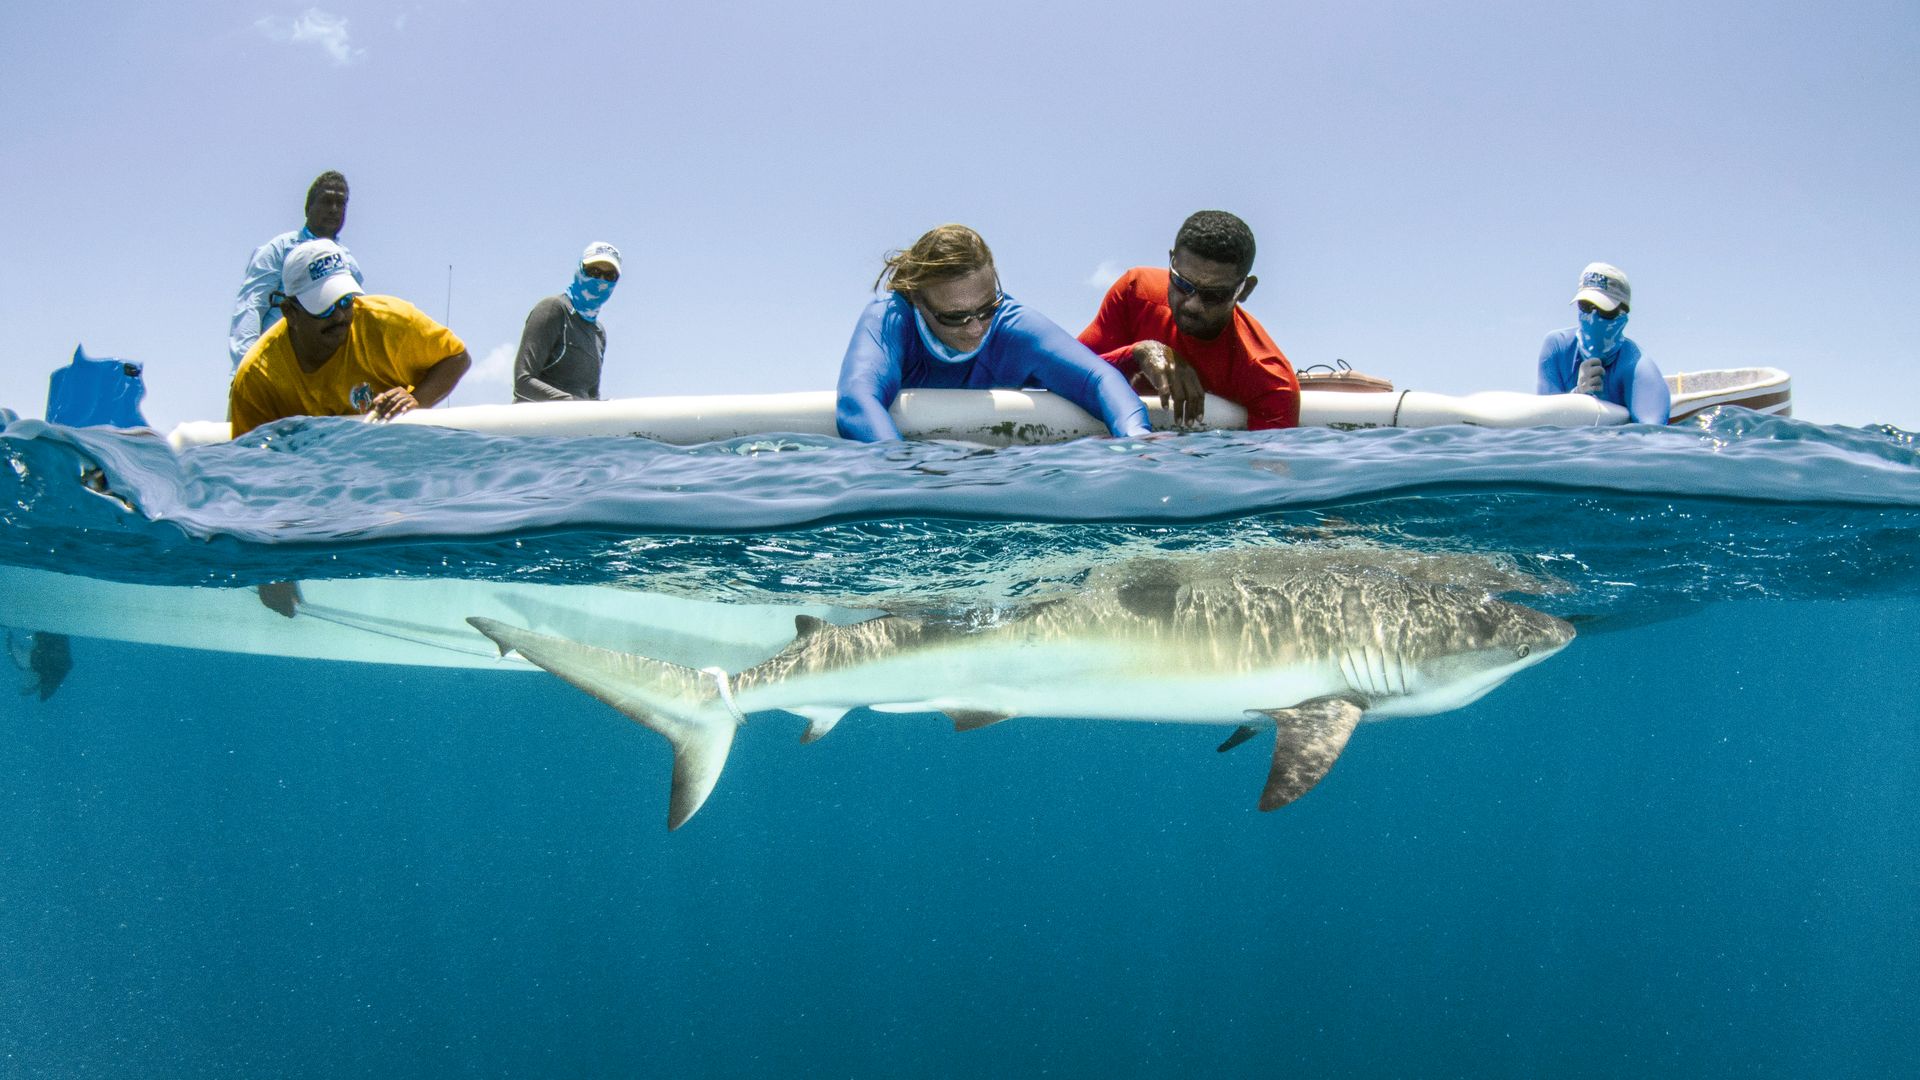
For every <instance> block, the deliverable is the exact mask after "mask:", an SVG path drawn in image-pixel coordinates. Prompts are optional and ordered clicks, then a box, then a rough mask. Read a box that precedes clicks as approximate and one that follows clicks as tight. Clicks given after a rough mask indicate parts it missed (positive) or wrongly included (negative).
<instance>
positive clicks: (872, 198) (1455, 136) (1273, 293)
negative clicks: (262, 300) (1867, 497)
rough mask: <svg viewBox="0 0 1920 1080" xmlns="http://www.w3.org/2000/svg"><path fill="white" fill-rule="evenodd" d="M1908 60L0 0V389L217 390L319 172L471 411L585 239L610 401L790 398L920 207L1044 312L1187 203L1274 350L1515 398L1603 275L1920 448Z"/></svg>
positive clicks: (699, 15) (1471, 14) (1183, 11)
mask: <svg viewBox="0 0 1920 1080" xmlns="http://www.w3.org/2000/svg"><path fill="white" fill-rule="evenodd" d="M1916 55H1920V6H1917V5H1914V4H1912V3H1911V2H1905V3H1885V4H1869V3H1847V2H1842V3H1837V4H1833V5H1827V6H1825V7H1824V8H1816V7H1815V6H1813V5H1806V4H1803V3H1796V4H1790V5H1789V4H1770V3H1764V2H1760V3H1743V4H1738V5H1735V4H1726V3H1701V4H1685V5H1682V4H1658V5H1656V4H1631V3H1629V4H1614V5H1607V6H1596V5H1581V6H1573V5H1549V4H1536V3H1479V4H1473V3H1469V4H1431V3H1423V4H1415V3H1374V2H1368V0H1352V2H1348V3H1344V4H1339V5H1330V4H1318V3H1315V4H1295V3H1287V2H1272V0H1269V2H1259V3H1204V2H1195V3H1187V4H1130V3H1113V2H1106V3H1099V4H1077V3H1076V4H1041V3H1034V2H1031V0H1028V2H1025V3H1001V2H998V0H977V2H974V3H970V4H965V5H948V4H941V5H918V4H912V3H841V4H834V5H801V4H791V3H766V4H761V3H743V4H731V3H724V2H716V3H712V4H708V5H666V6H662V5H655V4H648V3H614V4H599V3H592V2H577V3H570V4H564V5H553V6H551V7H549V6H546V5H528V4H523V3H515V4H499V3H482V2H474V3H458V2H443V3H415V4H398V5H382V4H367V3H356V2H347V0H322V2H321V3H320V4H319V5H318V6H313V5H309V4H306V3H271V2H261V3H241V4H229V3H205V4H190V5H135V4H125V3H121V4H95V3H87V2H84V0H80V2H73V3H66V4H61V5H51V4H49V5H29V4H13V5H8V6H7V8H6V10H5V13H4V14H0V102H4V107H3V108H0V192H4V196H5V198H4V205H5V208H6V210H7V213H6V215H5V218H4V224H0V242H3V244H4V246H3V248H0V315H3V316H4V325H5V326H6V327H7V356H6V361H5V363H4V364H3V365H0V404H4V405H7V406H10V407H12V408H14V409H16V410H18V411H20V412H22V413H23V414H27V415H38V414H39V413H40V412H41V410H42V407H43V405H44V403H45V398H46V376H47V373H48V372H49V371H51V370H52V369H53V368H54V367H56V366H58V365H60V364H63V363H65V362H66V359H67V358H68V357H69V356H71V354H72V352H73V348H74V346H75V344H77V343H85V345H86V347H87V349H88V351H89V352H91V353H94V354H96V355H113V356H121V357H126V358H129V359H134V360H139V361H142V362H144V363H145V364H146V365H147V381H148V386H149V390H148V397H147V415H148V417H149V419H151V420H152V421H153V422H154V423H155V424H156V425H158V426H161V427H168V426H171V425H172V424H173V423H175V422H177V421H180V420H185V419H194V418H215V417H219V416H222V415H224V412H225V393H226V381H227V372H228V363H227V360H226V352H225V333H226V325H227V318H228V314H229V311H230V307H231V303H232V296H233V292H234V290H235V288H236V287H237V286H238V284H239V280H240V274H241V269H242V267H243V265H244V264H245V262H246V259H247V257H248V254H249V253H250V252H251V250H252V249H253V247H254V246H255V245H257V244H259V243H261V242H262V241H264V240H266V239H267V238H268V237H270V236H272V235H273V234H275V233H278V232H281V231H283V230H286V229H290V228H295V227H297V226H298V225H299V224H300V221H301V202H302V199H303V197H304V194H305V191H306V187H307V185H308V183H309V182H310V181H311V180H312V179H313V177H314V176H315V175H316V174H317V173H319V172H321V171H322V170H325V169H328V168H337V169H340V170H341V171H343V172H345V173H346V174H347V176H348V177H349V179H350V180H351V182H352V185H353V201H352V205H351V208H350V210H349V214H348V220H347V228H346V230H345V232H344V233H343V236H342V238H343V239H344V240H345V241H346V242H347V243H348V244H349V246H351V247H352V249H353V251H354V253H355V255H356V256H357V257H358V259H359V261H360V263H361V266H362V267H363V268H364V269H365V271H366V274H367V284H368V286H369V288H370V289H371V290H372V291H375V292H386V293H391V294H394V295H397V296H401V297H404V298H406V299H409V300H412V301H413V302H415V303H417V304H419V305H420V306H421V307H422V308H424V309H425V310H426V311H427V312H428V313H430V314H432V315H434V316H435V317H436V318H437V317H441V316H443V315H447V314H449V307H448V277H449V267H451V276H452V298H451V309H450V316H451V318H450V325H451V326H452V327H453V329H454V330H455V331H456V332H457V333H459V334H460V335H461V336H462V337H463V338H464V339H465V340H466V341H467V343H468V345H469V347H470V349H471V351H472V353H473V354H474V357H475V360H476V362H477V364H478V365H479V367H478V368H477V369H476V371H475V372H474V374H473V375H471V376H469V379H468V381H467V383H465V384H463V386H462V388H461V389H460V390H459V391H458V392H456V394H455V396H454V401H455V402H456V403H461V404H474V403H481V402H492V401H504V400H506V399H507V398H508V396H509V392H508V385H507V378H506V374H507V373H506V370H505V358H506V356H507V355H508V354H509V353H510V351H511V349H512V347H513V345H514V344H515V343H516V342H517V340H518V337H519V332H520V328H521V324H522V322H523V320H524V319H525V316H526V313H527V310H528V309H529V308H530V307H531V306H532V305H533V303H534V302H535V301H536V300H538V299H539V298H540V297H542V296H545V295H549V294H552V293H555V292H558V291H560V290H561V289H562V288H563V287H564V286H565V284H566V282H567V280H568V278H569V276H570V274H571V272H572V268H573V260H574V259H575V258H577V257H578V254H579V251H580V249H581V248H582V247H583V246H584V245H585V244H586V243H587V242H588V241H590V240H594V239H605V240H610V241H612V242H614V243H616V244H618V245H619V246H620V247H621V248H622V249H623V250H624V251H625V252H626V256H627V264H626V273H625V276H624V278H623V280H622V282H621V285H620V287H619V288H618V290H616V292H615V293H614V296H613V299H612V301H611V302H610V304H609V306H608V308H607V309H606V314H605V316H604V318H605V321H606V325H607V327H608V332H609V335H610V348H609V358H608V368H607V371H606V374H605V378H604V381H603V389H604V392H605V393H606V394H607V395H608V396H634V395H645V394H691V393H716V392H752V391H759V390H795V389H812V388H824V387H828V386H831V385H832V383H833V380H834V376H835V374H836V372H837V370H838V365H839V360H840V355H841V352H842V350H843V349H844V348H845V345H846V341H847V338H848V336H849V334H850V332H851V330H852V326H853V322H854V319H855V317H856V316H857V314H858V312H859V309H860V307H861V305H862V303H863V301H864V299H865V297H866V296H867V295H868V289H869V287H870V285H871V283H872V280H873V277H874V274H875V272H876V271H877V270H878V268H879V262H880V258H881V256H882V254H883V253H884V252H885V251H886V250H887V249H889V248H892V247H898V246H904V245H905V244H907V243H909V242H911V241H912V240H913V239H914V237H916V236H917V235H919V233H921V232H922V231H924V230H925V229H927V228H929V227H931V226H933V225H936V224H940V223H942V222H947V221H960V222H964V223H967V224H970V225H972V226H974V227H975V228H977V229H979V230H980V231H981V233H982V234H983V235H984V236H985V237H986V239H987V241H988V242H989V243H990V244H991V245H992V247H993V249H994V251H995V254H996V256H997V261H998V263H999V266H1000V270H1001V275H1002V279H1003V281H1004V283H1005V285H1006V287H1007V289H1008V291H1009V292H1011V293H1013V294H1014V295H1015V296H1018V297H1019V298H1020V299H1021V300H1022V301H1023V302H1024V303H1026V304H1027V305H1028V306H1030V307H1035V308H1038V309H1039V310H1040V311H1042V312H1044V313H1046V314H1048V315H1049V316H1051V317H1052V318H1053V319H1055V321H1057V322H1059V323H1061V324H1062V325H1064V326H1066V327H1068V328H1069V329H1070V330H1072V331H1076V332H1077V331H1078V330H1079V329H1080V328H1081V327H1083V326H1084V325H1085V324H1086V321H1087V320H1088V319H1089V318H1090V317H1091V315H1092V314H1093V311H1094V309H1095V306H1096V304H1097V303H1098V300H1099V298H1100V295H1101V292H1102V290H1103V288H1104V286H1105V284H1106V283H1107V281H1109V280H1111V278H1112V277H1113V276H1114V275H1116V274H1117V273H1118V272H1119V270H1121V269H1123V268H1125V267H1128V266H1133V265H1139V264H1158V263H1159V262H1161V261H1162V260H1163V259H1164V254H1165V251H1166V248H1167V246H1168V244H1169V242H1170V241H1171V239H1172V235H1173V232H1174V230H1175V228H1176V227H1177V226H1178V224H1179V222H1180V220H1181V219H1182V218H1183V217H1184V216H1185V215H1186V214H1187V213H1188V212H1190V211H1192V210H1196V209H1201V208H1214V207H1217V208H1222V209H1228V210H1232V211H1234V212H1236V213H1238V214H1240V215H1241V216H1242V217H1244V218H1246V219H1247V221H1248V222H1249V223H1250V224H1251V225H1252V226H1253V228H1254V231H1255V233H1256V235H1257V236H1258V239H1259V242H1260V245H1261V247H1260V257H1259V262H1258V265H1257V266H1256V272H1257V273H1258V274H1259V275H1260V278H1261V285H1260V288H1259V290H1258V292H1257V293H1256V294H1255V295H1254V296H1253V298H1252V299H1251V301H1250V302H1249V304H1248V308H1249V310H1251V311H1252V312H1253V313H1254V314H1255V315H1256V316H1258V317H1259V318H1260V319H1261V320H1262V321H1263V322H1264V323H1265V324H1266V326H1267V328H1268V330H1269V332H1270V333H1271V334H1272V335H1273V337H1274V339H1275V340H1276V341H1277V342H1278V343H1279V344H1280V346H1281V348H1282V349H1284V350H1285V351H1286V352H1287V354H1288V355H1289V356H1290V357H1291V358H1292V360H1293V361H1294V364H1295V366H1297V367H1301V366H1306V365H1310V364H1316V363H1327V362H1331V361H1332V360H1334V359H1335V358H1343V359H1346V360H1347V361H1349V362H1351V363H1352V364H1353V365H1354V366H1356V367H1358V368H1360V369H1362V370H1365V371H1369V372H1373V373H1376V374H1380V375H1384V376H1387V377H1389V378H1391V379H1393V380H1394V381H1395V382H1396V383H1397V384H1398V385H1400V386H1403V387H1413V388H1418V389H1428V390H1435V391H1441V392H1447V393H1467V392H1471V391H1474V390H1483V389H1511V390H1531V389H1532V385H1533V364H1534V358H1535V356H1536V355H1537V352H1538V349H1539V344H1540V339H1541V337H1542V336H1543V335H1544V334H1545V333H1546V332H1547V331H1548V330H1550V329H1552V328H1554V327H1556V326H1563V325H1567V324H1569V323H1570V322H1571V321H1572V319H1571V312H1570V309H1569V308H1568V306H1567V300H1568V298H1569V297H1570V296H1571V295H1572V292H1573V285H1574V279H1575V276H1576V274H1577V273H1578V271H1579V269H1580V267H1581V266H1582V265H1583V264H1585V263H1586V262H1588V261H1589V260H1593V259H1604V260H1608V261H1611V262H1615V263H1617V264H1619V265H1620V266H1622V267H1623V268H1625V269H1626V271H1627V272H1628V274H1629V275H1630V276H1631V277H1632V280H1633V283H1634V300H1635V303H1634V312H1633V323H1632V326H1631V328H1630V330H1629V333H1630V335H1631V336H1633V337H1634V338H1635V339H1636V340H1637V341H1639V342H1640V344H1641V346H1642V348H1643V349H1644V350H1645V352H1646V353H1647V355H1648V356H1650V357H1651V358H1653V359H1654V360H1655V361H1656V362H1658V363H1659V364H1660V365H1661V367H1662V368H1663V370H1665V371H1668V372H1674V371H1686V370H1700V369H1705V368H1717V367H1738V366H1748V365H1755V364H1766V365H1773V366H1778V367H1783V368H1786V369H1787V370H1788V371H1790V372H1791V373H1792V375H1793V378H1794V395H1795V411H1796V414H1797V415H1798V416H1800V417H1801V418H1803V419H1809V420H1815V421H1819V422H1825V423H1844V424H1865V423H1874V422H1887V423H1895V424H1898V425H1900V426H1902V427H1905V428H1908V429H1917V428H1920V363H1916V360H1917V359H1920V349H1916V347H1915V345H1914V344H1913V342H1914V333H1915V329H1916V324H1917V323H1920V319H1916V316H1917V315H1920V301H1916V299H1915V294H1916V285H1917V284H1920V254H1917V253H1920V213H1917V212H1916V210H1915V209H1914V207H1913V205H1912V200H1913V198H1914V193H1915V192H1916V191H1920V168H1916V161H1917V159H1920V140H1917V139H1916V138H1915V137H1914V134H1913V133H1914V130H1915V116H1916V114H1920V77H1917V76H1916V74H1915V65H1914V63H1913V57H1915V56H1916Z"/></svg>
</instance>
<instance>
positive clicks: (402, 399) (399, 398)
mask: <svg viewBox="0 0 1920 1080" xmlns="http://www.w3.org/2000/svg"><path fill="white" fill-rule="evenodd" d="M419 405H420V402H418V401H416V400H414V396H413V387H411V386H396V387H394V388H393V389H391V390H382V391H381V392H380V393H379V394H377V395H375V396H374V399H373V404H372V405H371V406H369V407H368V408H367V415H368V417H370V418H371V419H373V420H376V421H380V422H385V421H387V420H391V419H393V418H394V417H396V416H399V415H400V414H402V413H410V412H412V411H413V410H414V409H415V408H418V407H419Z"/></svg>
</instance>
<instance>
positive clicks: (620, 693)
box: [467, 616, 741, 829]
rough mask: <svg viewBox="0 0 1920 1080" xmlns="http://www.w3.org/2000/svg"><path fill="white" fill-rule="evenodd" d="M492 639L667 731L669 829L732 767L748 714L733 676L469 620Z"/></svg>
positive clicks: (648, 724)
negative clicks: (736, 736)
mask: <svg viewBox="0 0 1920 1080" xmlns="http://www.w3.org/2000/svg"><path fill="white" fill-rule="evenodd" d="M467 622H468V623H470V624H472V626H473V628H474V629H476V630H478V631H480V632H481V633H483V634H485V635H487V637H489V638H492V639H493V642H494V644H496V645H498V646H500V653H501V655H502V656H504V655H506V653H507V652H508V651H509V650H511V651H513V652H517V653H519V654H520V655H521V656H523V657H526V659H527V660H528V662H530V663H532V664H534V665H535V666H537V667H541V668H544V669H546V670H547V671H550V672H552V673H553V674H555V675H558V676H560V678H561V679H563V680H565V681H567V682H569V683H572V684H573V685H574V686H576V687H578V688H580V689H581V690H584V691H586V692H587V693H589V694H592V695H593V696H594V697H596V698H599V699H600V700H601V701H604V702H606V703H607V704H609V705H611V706H613V707H614V708H616V709H619V710H620V711H621V712H623V713H625V714H626V715H627V716H629V717H631V718H632V719H634V720H635V721H637V722H639V723H640V724H642V725H643V726H645V727H647V728H650V729H652V730H654V731H657V732H659V733H660V735H661V736H662V737H664V738H665V739H666V740H667V742H668V743H669V744H671V745H672V747H673V793H672V796H671V798H670V799H669V801H668V804H667V828H669V829H677V828H679V827H680V826H682V825H684V824H686V822H687V819H688V818H690V817H692V816H693V814H694V811H696V810H698V809H700V806H701V804H702V803H704V802H706V801H707V796H708V795H709V794H712V792H713V785H714V784H715V783H716V782H718V781H719V779H720V770H721V769H723V768H725V767H726V764H727V752H728V751H729V750H731V749H732V748H733V733H734V731H735V729H737V728H738V727H739V726H740V720H741V716H740V713H739V710H738V709H737V708H736V707H735V705H734V703H733V695H732V690H731V687H730V686H729V682H728V678H727V673H726V672H724V671H721V670H720V669H718V668H706V669H703V670H700V671H695V670H694V669H692V668H687V667H681V666H680V665H678V664H669V663H667V662H665V661H662V660H653V659H650V658H648V657H645V656H636V655H634V654H632V653H623V652H614V651H612V650H609V649H600V648H595V647H594V646H592V645H583V644H581V643H579V642H577V641H569V640H567V639H566V638H558V637H550V636H548V635H546V634H537V633H534V632H533V631H531V630H523V629H521V628H519V627H517V626H509V625H507V624H506V623H503V622H498V621H495V620H493V619H483V618H479V617H477V616H476V617H474V618H470V619H468V620H467Z"/></svg>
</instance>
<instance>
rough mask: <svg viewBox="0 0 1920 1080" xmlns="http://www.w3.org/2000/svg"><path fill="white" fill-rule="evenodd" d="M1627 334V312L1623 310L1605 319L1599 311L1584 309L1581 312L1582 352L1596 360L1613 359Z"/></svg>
mask: <svg viewBox="0 0 1920 1080" xmlns="http://www.w3.org/2000/svg"><path fill="white" fill-rule="evenodd" d="M1626 336H1627V313H1626V312H1624V311H1623V312H1621V313H1620V314H1619V315H1617V316H1615V317H1614V318H1611V319H1603V318H1601V317H1600V315H1599V313H1597V312H1592V311H1582V312H1581V313H1580V352H1581V354H1582V355H1584V356H1591V357H1593V358H1594V359H1596V360H1609V359H1612V357H1613V354H1614V353H1616V352H1618V351H1619V350H1620V342H1621V341H1623V340H1625V339H1626Z"/></svg>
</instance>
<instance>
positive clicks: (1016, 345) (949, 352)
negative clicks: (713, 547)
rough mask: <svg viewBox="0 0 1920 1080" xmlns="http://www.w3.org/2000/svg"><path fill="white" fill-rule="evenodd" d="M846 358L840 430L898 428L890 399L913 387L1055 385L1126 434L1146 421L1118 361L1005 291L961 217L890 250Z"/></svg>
mask: <svg viewBox="0 0 1920 1080" xmlns="http://www.w3.org/2000/svg"><path fill="white" fill-rule="evenodd" d="M874 284H875V287H876V288H879V287H882V286H884V287H885V291H884V292H883V293H882V294H881V295H880V296H878V297H876V298H875V299H874V300H873V302H872V303H870V304H868V305H867V308H866V310H865V311H863V312H861V314H860V321H859V322H858V323H857V324H856V325H855V326H854V328H853V340H852V341H850V342H849V343H848V344H847V355H846V358H845V359H843V360H842V361H841V363H840V396H839V408H838V416H837V420H838V425H839V429H840V435H841V437H842V438H847V439H857V440H859V441H861V442H881V441H886V440H893V439H898V438H900V428H899V426H898V425H897V424H895V423H894V422H893V416H892V415H891V414H890V413H888V411H887V410H888V409H889V408H890V407H891V406H892V405H893V402H894V399H895V398H897V397H899V396H900V391H901V390H902V389H903V388H906V387H940V388H966V389H976V390H985V389H1017V388H1020V387H1038V388H1041V389H1045V390H1050V391H1052V392H1054V393H1056V394H1059V395H1060V396H1062V397H1064V398H1066V399H1067V400H1069V401H1071V402H1073V403H1074V404H1076V405H1078V406H1080V407H1081V408H1082V409H1085V410H1086V411H1087V412H1089V413H1091V414H1092V415H1094V416H1097V417H1099V418H1100V420H1101V421H1102V422H1104V423H1105V424H1106V425H1107V430H1109V431H1111V432H1112V433H1113V434H1115V435H1119V436H1131V435H1144V434H1146V433H1147V432H1148V431H1149V430H1151V429H1150V428H1149V427H1148V424H1147V409H1146V405H1145V404H1144V403H1143V402H1142V401H1141V400H1140V395H1139V394H1136V393H1134V391H1133V388H1132V387H1130V386H1128V385H1127V379H1126V376H1124V375H1122V374H1120V371H1119V369H1118V368H1115V367H1114V366H1113V365H1111V364H1108V363H1107V362H1105V361H1103V360H1101V359H1100V357H1098V356H1096V355H1095V354H1094V353H1093V351H1092V350H1091V349H1089V348H1087V347H1086V346H1085V345H1082V344H1080V342H1079V341H1078V340H1076V339H1075V338H1074V336H1073V335H1072V334H1069V333H1067V332H1066V331H1065V330H1062V329H1061V328H1060V327H1059V326H1057V325H1055V324H1054V323H1053V321H1052V320H1050V319H1048V318H1047V317H1046V316H1045V315H1042V314H1040V313H1039V312H1037V311H1032V310H1029V309H1027V308H1024V307H1022V306H1020V303H1019V302H1018V301H1016V300H1014V298H1013V297H1011V296H1008V295H1007V294H1006V293H1004V292H1002V291H1000V279H999V276H998V274H996V273H995V271H994V267H993V253H992V252H991V251H989V250H988V249H987V243H986V241H984V240H982V239H981V238H980V234H978V233H976V232H974V231H973V230H972V229H969V228H967V227H966V226H964V225H942V226H940V227H939V228H937V229H934V230H932V231H931V232H928V233H927V234H926V235H925V236H922V237H921V238H920V239H919V240H917V241H915V242H914V245H913V246H912V247H910V248H908V249H907V250H905V251H897V252H894V253H893V254H892V255H890V256H889V257H888V258H887V263H886V267H885V269H883V270H882V271H881V273H880V279H879V280H878V281H876V282H875V283H874Z"/></svg>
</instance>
